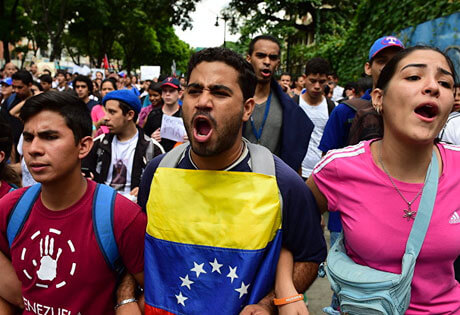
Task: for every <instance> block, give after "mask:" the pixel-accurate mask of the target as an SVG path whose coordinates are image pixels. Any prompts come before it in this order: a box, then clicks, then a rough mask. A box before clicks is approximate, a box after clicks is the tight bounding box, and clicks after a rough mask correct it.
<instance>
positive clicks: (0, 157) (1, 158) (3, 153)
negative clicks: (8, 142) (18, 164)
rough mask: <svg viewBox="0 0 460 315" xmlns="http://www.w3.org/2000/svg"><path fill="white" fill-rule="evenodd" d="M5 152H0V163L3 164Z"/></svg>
mask: <svg viewBox="0 0 460 315" xmlns="http://www.w3.org/2000/svg"><path fill="white" fill-rule="evenodd" d="M5 155H6V154H5V151H0V163H2V162H3V160H4V159H5Z"/></svg>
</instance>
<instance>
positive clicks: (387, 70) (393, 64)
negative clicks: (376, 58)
mask: <svg viewBox="0 0 460 315" xmlns="http://www.w3.org/2000/svg"><path fill="white" fill-rule="evenodd" d="M416 50H431V51H435V52H438V53H440V54H441V55H443V56H444V58H445V59H446V61H447V64H448V65H449V68H450V71H451V73H452V75H453V77H454V83H456V78H457V76H456V74H455V67H454V64H453V62H452V60H451V59H450V58H449V56H447V55H446V54H445V53H443V52H442V51H441V50H439V49H438V48H436V47H431V46H421V45H417V46H413V47H409V48H406V49H403V50H401V51H399V52H397V53H396V55H394V56H393V58H391V59H390V61H388V62H387V64H386V65H385V67H383V69H382V71H381V72H380V75H379V79H378V80H377V84H376V86H375V87H376V88H378V89H382V90H385V89H386V87H387V86H388V83H389V82H390V80H391V78H393V76H394V74H395V72H396V68H397V67H398V64H399V62H400V61H401V60H402V59H404V58H405V57H407V56H408V55H410V54H411V53H412V52H414V51H416Z"/></svg>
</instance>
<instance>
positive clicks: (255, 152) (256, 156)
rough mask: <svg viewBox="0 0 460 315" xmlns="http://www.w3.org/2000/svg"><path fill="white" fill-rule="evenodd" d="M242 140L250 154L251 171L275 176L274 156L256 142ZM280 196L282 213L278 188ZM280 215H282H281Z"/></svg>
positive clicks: (281, 198) (279, 192) (281, 197)
mask: <svg viewBox="0 0 460 315" xmlns="http://www.w3.org/2000/svg"><path fill="white" fill-rule="evenodd" d="M243 141H244V142H245V143H246V145H247V146H248V150H249V154H250V155H251V167H252V172H253V173H259V174H264V175H269V176H276V170H275V158H274V157H273V154H272V153H271V152H270V150H269V149H267V148H266V147H263V146H261V145H258V144H254V143H251V142H249V141H248V140H246V139H244V138H243ZM278 195H279V198H280V210H281V213H283V196H282V195H281V191H280V190H279V188H278ZM281 217H282V216H281Z"/></svg>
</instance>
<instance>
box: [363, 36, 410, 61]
mask: <svg viewBox="0 0 460 315" xmlns="http://www.w3.org/2000/svg"><path fill="white" fill-rule="evenodd" d="M388 47H399V48H401V49H404V45H403V43H402V42H401V41H400V40H399V38H397V37H395V36H383V37H380V38H379V39H377V40H376V41H375V42H374V44H373V45H372V47H371V49H370V50H369V61H370V60H371V59H372V58H374V57H375V56H376V55H377V54H378V53H379V52H381V51H382V50H383V49H385V48H388Z"/></svg>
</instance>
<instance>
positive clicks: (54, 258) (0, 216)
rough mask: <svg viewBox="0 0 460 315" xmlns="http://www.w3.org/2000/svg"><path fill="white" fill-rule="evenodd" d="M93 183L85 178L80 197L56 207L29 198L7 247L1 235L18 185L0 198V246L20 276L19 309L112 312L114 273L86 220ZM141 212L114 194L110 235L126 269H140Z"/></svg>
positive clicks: (143, 222) (89, 217)
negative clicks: (29, 206) (24, 214)
mask: <svg viewBox="0 0 460 315" xmlns="http://www.w3.org/2000/svg"><path fill="white" fill-rule="evenodd" d="M95 187H96V184H95V182H94V181H88V188H87V190H86V192H85V194H84V195H83V197H82V198H81V199H80V200H79V201H77V202H76V203H75V204H74V205H73V206H71V207H69V208H68V209H65V210H61V211H51V210H48V209H47V208H46V207H45V206H44V205H43V203H42V201H41V198H38V199H37V201H36V202H35V204H34V206H33V208H32V210H31V213H30V216H29V218H28V219H27V221H26V223H25V224H24V227H23V228H22V231H21V232H20V233H19V235H18V236H17V237H16V239H15V241H14V242H13V245H12V247H11V251H10V249H9V248H8V242H7V239H6V223H7V218H8V214H9V213H10V210H11V208H12V207H13V206H14V204H15V203H16V201H17V200H18V198H19V196H21V195H22V193H23V192H24V189H18V190H15V191H13V192H11V193H9V194H8V195H6V196H5V197H4V198H2V199H1V200H0V250H1V251H2V252H3V253H4V254H6V255H7V256H8V257H11V259H12V263H13V267H14V269H15V270H16V274H17V276H18V277H19V280H20V281H21V282H22V293H23V298H24V305H25V310H24V313H23V314H56V315H57V314H79V312H80V313H81V314H94V315H96V314H97V315H99V314H114V310H113V307H114V292H115V286H116V275H115V273H114V272H113V271H112V269H110V268H109V266H108V265H107V263H106V262H105V260H104V257H103V255H102V253H101V250H100V248H99V246H98V243H97V241H96V236H95V234H94V230H93V223H92V211H91V210H92V201H93V195H94V191H95ZM145 227H146V216H145V214H144V213H143V212H142V211H141V210H140V207H139V206H138V205H137V204H135V203H133V202H131V201H129V200H128V199H126V198H124V197H123V196H121V195H119V194H117V197H116V200H115V211H114V232H115V239H116V242H117V245H118V249H119V251H120V255H121V257H122V260H123V263H124V265H125V266H126V268H127V270H128V271H129V272H131V273H133V274H135V273H139V272H141V271H143V267H144V261H143V259H144V255H143V254H144V251H143V249H144V234H145Z"/></svg>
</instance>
